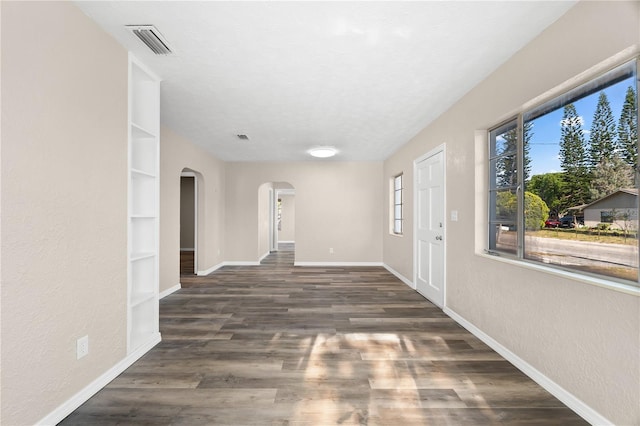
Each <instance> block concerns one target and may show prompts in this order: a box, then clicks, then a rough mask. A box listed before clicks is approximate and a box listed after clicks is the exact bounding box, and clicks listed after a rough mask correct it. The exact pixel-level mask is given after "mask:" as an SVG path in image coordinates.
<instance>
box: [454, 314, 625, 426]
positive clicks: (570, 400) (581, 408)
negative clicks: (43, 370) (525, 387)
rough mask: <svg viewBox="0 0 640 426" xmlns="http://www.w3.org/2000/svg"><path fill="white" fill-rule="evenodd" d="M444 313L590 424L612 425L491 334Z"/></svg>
mask: <svg viewBox="0 0 640 426" xmlns="http://www.w3.org/2000/svg"><path fill="white" fill-rule="evenodd" d="M444 313H445V314H447V315H449V316H450V317H451V318H452V319H454V320H455V321H456V322H457V323H458V324H460V325H461V326H462V327H464V328H466V329H467V330H468V331H469V332H470V333H471V334H473V335H474V336H476V337H477V338H478V339H480V340H482V341H483V342H484V343H486V344H487V345H488V346H489V347H491V349H493V350H494V351H496V352H498V353H499V354H500V355H501V356H502V357H503V358H505V359H506V360H507V361H509V362H510V363H511V364H513V365H514V366H515V367H516V368H518V369H519V370H520V371H522V372H523V373H524V374H526V375H527V376H529V378H531V379H532V380H533V381H534V382H536V383H537V384H539V385H540V386H542V387H543V388H544V389H546V390H547V391H548V392H549V393H550V394H552V395H553V396H555V397H556V398H558V399H559V400H560V401H561V402H562V403H563V404H565V405H566V406H567V407H569V408H570V409H571V410H573V411H574V412H575V413H576V414H578V415H579V416H580V417H582V418H583V419H585V420H586V421H587V422H589V423H591V424H592V425H599V426H605V425H607V426H608V425H613V423H612V422H611V421H609V420H608V419H606V418H605V417H604V416H602V415H601V414H600V413H598V412H597V411H595V410H594V409H593V408H591V407H589V406H588V405H587V404H585V403H584V402H583V401H581V400H580V399H578V398H577V397H576V396H575V395H573V394H572V393H570V392H569V391H567V390H566V389H564V388H563V387H562V386H560V385H559V384H557V383H556V382H554V381H553V380H551V379H550V378H548V377H547V376H545V375H544V374H542V373H541V372H540V371H539V370H537V369H536V368H535V367H533V366H532V365H531V364H529V363H528V362H526V361H525V360H523V359H522V358H520V357H519V356H517V355H516V354H514V353H513V352H511V351H510V350H509V349H507V348H506V347H504V346H503V345H502V344H500V343H499V342H498V341H496V340H494V339H493V338H492V337H491V336H489V335H488V334H486V333H484V332H483V331H482V330H480V329H479V328H478V327H476V326H475V325H473V324H471V323H470V322H469V321H467V320H466V319H464V318H463V317H461V316H460V315H458V314H457V313H456V312H455V311H453V310H451V309H450V308H447V307H445V308H444Z"/></svg>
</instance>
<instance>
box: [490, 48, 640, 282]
mask: <svg viewBox="0 0 640 426" xmlns="http://www.w3.org/2000/svg"><path fill="white" fill-rule="evenodd" d="M637 68H638V60H633V61H630V62H628V63H626V64H623V65H621V66H619V67H617V68H615V69H613V70H611V71H609V72H607V73H605V74H603V75H601V76H599V77H597V78H595V79H593V80H591V81H588V82H586V83H585V84H583V85H581V86H579V87H577V88H575V89H573V90H570V91H568V92H566V93H564V94H562V95H560V96H558V97H556V98H554V99H551V100H549V101H548V102H545V103H544V104H542V105H539V106H537V107H534V108H532V109H530V110H528V111H525V112H524V113H522V114H519V115H518V116H516V117H513V119H511V120H509V121H508V122H505V123H503V124H501V125H499V126H496V127H495V128H494V129H491V130H490V131H489V158H488V160H489V187H488V201H489V220H488V228H489V229H488V231H489V234H488V251H489V252H490V253H493V254H498V255H507V256H513V257H516V258H518V259H522V260H526V261H532V262H540V263H544V264H546V265H551V266H553V267H558V268H562V269H568V270H571V271H574V272H580V273H584V274H587V275H599V276H606V277H608V278H612V279H615V280H622V281H624V282H625V283H627V284H632V285H635V286H638V259H639V250H638V189H637V188H638V176H639V174H638V74H637ZM603 209H606V211H608V212H614V213H615V212H620V211H624V212H627V214H624V215H621V214H616V215H615V217H614V215H613V213H608V214H603V213H602V212H603ZM618 216H620V217H621V218H622V219H618Z"/></svg>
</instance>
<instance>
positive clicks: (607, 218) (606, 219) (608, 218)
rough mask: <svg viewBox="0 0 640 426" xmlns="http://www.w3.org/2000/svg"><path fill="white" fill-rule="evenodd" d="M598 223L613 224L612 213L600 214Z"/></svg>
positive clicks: (604, 212)
mask: <svg viewBox="0 0 640 426" xmlns="http://www.w3.org/2000/svg"><path fill="white" fill-rule="evenodd" d="M600 223H613V212H611V211H603V212H600Z"/></svg>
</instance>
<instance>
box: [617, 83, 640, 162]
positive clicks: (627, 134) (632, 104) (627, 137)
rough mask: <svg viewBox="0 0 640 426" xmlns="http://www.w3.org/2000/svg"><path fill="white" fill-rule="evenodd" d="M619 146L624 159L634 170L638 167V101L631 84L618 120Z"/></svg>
mask: <svg viewBox="0 0 640 426" xmlns="http://www.w3.org/2000/svg"><path fill="white" fill-rule="evenodd" d="M618 146H619V147H620V153H621V155H622V158H623V159H624V161H625V162H626V163H627V164H628V165H630V166H631V167H632V168H633V170H634V171H635V170H637V169H638V101H637V97H636V92H635V90H633V87H631V86H629V88H628V89H627V94H626V95H625V98H624V104H623V105H622V112H620V121H618Z"/></svg>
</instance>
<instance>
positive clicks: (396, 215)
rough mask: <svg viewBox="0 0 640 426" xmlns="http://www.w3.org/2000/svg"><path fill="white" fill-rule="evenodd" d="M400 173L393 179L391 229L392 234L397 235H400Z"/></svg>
mask: <svg viewBox="0 0 640 426" xmlns="http://www.w3.org/2000/svg"><path fill="white" fill-rule="evenodd" d="M402 191H403V188H402V173H400V174H399V175H397V176H394V178H393V194H392V200H393V222H392V229H393V233H394V234H397V235H402V222H403V217H402V204H403V201H402Z"/></svg>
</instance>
